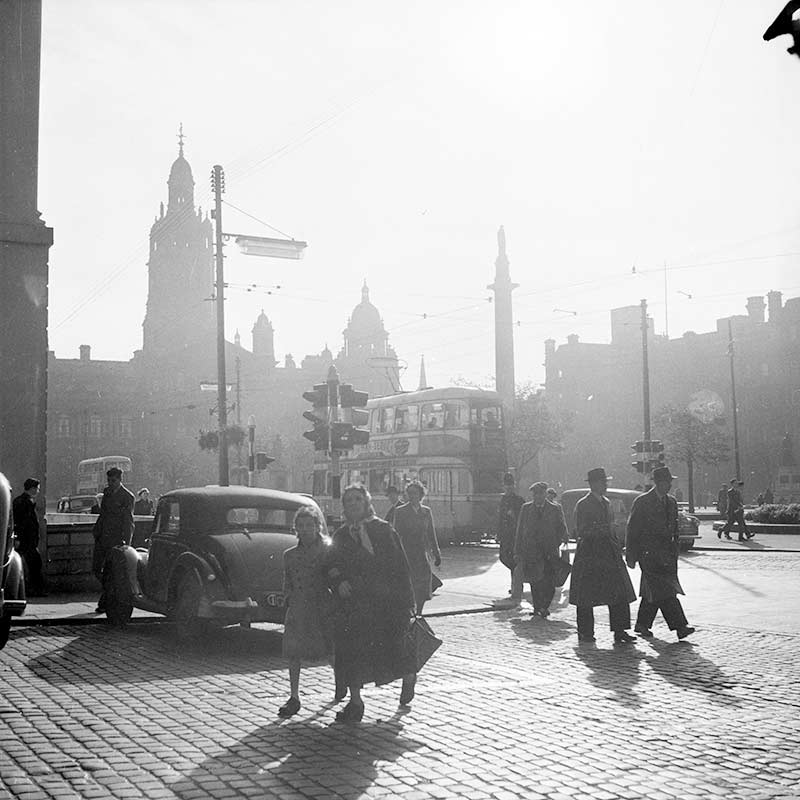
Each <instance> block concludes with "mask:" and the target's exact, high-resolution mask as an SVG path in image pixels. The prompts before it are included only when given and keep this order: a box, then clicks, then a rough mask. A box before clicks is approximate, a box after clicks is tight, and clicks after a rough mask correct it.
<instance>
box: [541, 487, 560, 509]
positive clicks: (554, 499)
mask: <svg viewBox="0 0 800 800" xmlns="http://www.w3.org/2000/svg"><path fill="white" fill-rule="evenodd" d="M545 497H546V498H547V501H548V502H549V503H555V504H556V505H557V506H559V508H560V507H561V503H559V502H558V492H557V491H556V490H555V489H554V488H553V487H552V486H550V487H548V489H547V492H546V494H545Z"/></svg>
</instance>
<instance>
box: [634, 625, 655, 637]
mask: <svg viewBox="0 0 800 800" xmlns="http://www.w3.org/2000/svg"><path fill="white" fill-rule="evenodd" d="M633 630H634V631H635V632H636V633H638V634H639V636H641V637H642V638H643V639H652V638H653V631H651V630H650V628H642V627H641V626H639V625H637V626H636V627H635V628H634V629H633Z"/></svg>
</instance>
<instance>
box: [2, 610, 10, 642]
mask: <svg viewBox="0 0 800 800" xmlns="http://www.w3.org/2000/svg"><path fill="white" fill-rule="evenodd" d="M10 633H11V614H3V615H2V616H0V650H2V649H3V648H4V647H5V646H6V643H7V642H8V636H9V634H10Z"/></svg>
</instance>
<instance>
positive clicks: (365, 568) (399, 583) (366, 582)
mask: <svg viewBox="0 0 800 800" xmlns="http://www.w3.org/2000/svg"><path fill="white" fill-rule="evenodd" d="M361 525H363V528H364V530H365V532H366V534H367V536H368V538H369V542H370V544H371V546H372V551H373V552H372V553H370V552H369V551H368V550H367V548H366V547H364V545H363V544H362V543H361V541H360V539H359V535H358V533H357V531H358V528H359V526H358V525H356V526H354V528H353V530H354V531H356V533H355V535H354V534H353V532H351V526H350V525H349V524H348V525H342V526H341V527H340V528H338V529H337V530H336V532H335V533H334V534H333V541H332V543H331V546H330V548H329V551H328V555H327V558H326V565H325V572H326V579H327V582H328V585H329V586H330V588H331V590H332V591H333V605H334V614H333V636H334V651H335V659H336V673H337V679H338V680H341V681H342V682H344V683H346V684H348V685H356V684H358V685H363V684H366V683H375V684H376V685H380V684H383V683H389V682H390V681H393V680H396V679H397V678H399V677H402V676H403V675H407V674H409V673H411V672H414V669H415V667H414V664H413V662H411V663H408V657H407V656H406V655H405V654H404V653H403V651H402V643H403V637H404V635H405V633H406V632H407V630H408V626H409V621H410V619H411V617H412V615H413V613H414V594H413V591H412V588H411V579H410V576H409V569H408V561H407V559H406V555H405V552H404V551H403V546H402V544H401V543H400V538H399V537H398V535H397V533H396V532H395V531H394V529H393V528H392V527H391V525H389V524H388V523H387V522H385V521H384V520H382V519H378V518H377V517H371V518H369V519H367V520H365V521H364V522H362V523H361ZM342 581H347V582H348V583H349V584H350V588H351V596H350V597H348V598H343V597H341V595H340V594H339V585H340V584H341V583H342Z"/></svg>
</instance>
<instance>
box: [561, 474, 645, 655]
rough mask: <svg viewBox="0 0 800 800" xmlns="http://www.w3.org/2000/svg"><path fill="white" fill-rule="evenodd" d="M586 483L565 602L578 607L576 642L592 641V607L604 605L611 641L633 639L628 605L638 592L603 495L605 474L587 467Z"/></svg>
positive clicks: (578, 506)
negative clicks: (624, 559) (606, 610)
mask: <svg viewBox="0 0 800 800" xmlns="http://www.w3.org/2000/svg"><path fill="white" fill-rule="evenodd" d="M587 481H588V483H589V492H588V493H587V494H585V495H584V496H583V497H582V498H581V499H580V500H578V502H577V504H576V506H575V531H576V538H577V540H578V545H577V549H576V551H575V559H574V561H573V564H572V576H571V578H570V588H569V602H570V603H571V604H572V605H574V606H576V614H577V621H578V641H579V642H593V641H594V640H595V638H594V606H608V616H609V627H610V628H611V630H612V631H613V633H614V643H615V644H629V643H631V642H635V641H636V638H635V637H634V636H631V635H630V634H629V633H628V629H629V628H630V627H631V609H630V604H631V603H632V602H633V601H634V600H635V599H636V592H635V591H634V590H633V584H632V583H631V578H630V575H628V570H627V568H626V567H625V562H624V561H623V560H622V543H621V541H620V539H619V537H618V535H617V532H616V530H615V526H614V513H613V511H612V510H611V505H610V503H609V502H608V498H607V497H606V496H605V492H606V490H607V489H608V481H609V477H608V476H607V475H606V471H605V470H604V469H603V468H602V467H597V468H595V469H591V470H589V474H588V476H587Z"/></svg>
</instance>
